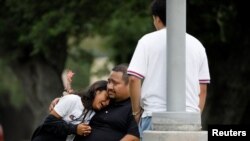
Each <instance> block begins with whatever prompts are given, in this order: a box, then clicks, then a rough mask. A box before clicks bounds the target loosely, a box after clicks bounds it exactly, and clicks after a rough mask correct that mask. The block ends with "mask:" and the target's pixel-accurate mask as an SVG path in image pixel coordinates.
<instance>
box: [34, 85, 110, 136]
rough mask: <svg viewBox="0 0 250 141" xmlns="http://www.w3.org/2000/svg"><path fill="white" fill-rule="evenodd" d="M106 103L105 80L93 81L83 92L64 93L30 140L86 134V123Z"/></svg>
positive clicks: (107, 100) (88, 128) (88, 127)
mask: <svg viewBox="0 0 250 141" xmlns="http://www.w3.org/2000/svg"><path fill="white" fill-rule="evenodd" d="M80 95H81V96H80ZM108 104H109V98H108V94H107V81H105V80H101V81H97V82H95V83H93V84H92V85H91V86H90V87H89V88H88V89H87V91H85V92H83V93H78V94H66V95H64V96H63V97H62V98H60V100H59V102H58V103H57V104H56V105H55V107H54V109H53V110H51V112H50V114H49V116H47V118H46V119H45V121H44V122H43V124H42V125H40V126H39V127H38V128H37V129H36V130H35V132H34V133H33V135H32V139H31V141H72V140H73V139H74V136H75V135H82V136H86V135H88V134H90V132H91V127H90V126H89V125H88V123H89V121H90V119H91V118H92V117H93V115H94V114H95V111H98V110H101V109H102V108H104V107H106V106H107V105H108Z"/></svg>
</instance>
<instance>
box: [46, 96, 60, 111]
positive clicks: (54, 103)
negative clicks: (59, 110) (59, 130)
mask: <svg viewBox="0 0 250 141" xmlns="http://www.w3.org/2000/svg"><path fill="white" fill-rule="evenodd" d="M59 100H60V98H59V97H57V98H55V99H54V100H53V101H52V102H51V103H50V105H49V111H50V112H51V111H52V110H53V109H54V107H55V106H56V104H57V103H58V101H59Z"/></svg>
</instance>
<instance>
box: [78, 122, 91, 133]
mask: <svg viewBox="0 0 250 141" xmlns="http://www.w3.org/2000/svg"><path fill="white" fill-rule="evenodd" d="M76 133H77V135H80V136H87V135H89V134H90V133H91V127H90V126H89V125H88V124H86V123H80V124H78V125H77V131H76Z"/></svg>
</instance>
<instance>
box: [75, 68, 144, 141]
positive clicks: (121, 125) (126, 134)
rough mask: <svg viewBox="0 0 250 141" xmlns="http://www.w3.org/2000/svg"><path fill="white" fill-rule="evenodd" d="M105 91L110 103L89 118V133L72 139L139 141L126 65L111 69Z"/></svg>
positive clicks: (84, 140) (86, 140) (82, 140)
mask: <svg viewBox="0 0 250 141" xmlns="http://www.w3.org/2000/svg"><path fill="white" fill-rule="evenodd" d="M107 91H108V95H109V98H110V99H111V101H110V104H109V105H108V106H107V107H106V108H104V109H102V110H100V111H98V112H96V114H95V115H94V117H93V118H92V119H91V121H90V124H89V125H90V126H91V128H92V132H91V134H89V135H88V136H76V138H75V140H74V141H139V130H138V126H137V123H136V121H135V119H134V117H133V115H132V108H131V101H130V94H129V78H128V75H127V66H126V65H124V64H121V65H117V66H115V67H114V68H113V69H112V71H111V73H110V75H109V77H108V85H107Z"/></svg>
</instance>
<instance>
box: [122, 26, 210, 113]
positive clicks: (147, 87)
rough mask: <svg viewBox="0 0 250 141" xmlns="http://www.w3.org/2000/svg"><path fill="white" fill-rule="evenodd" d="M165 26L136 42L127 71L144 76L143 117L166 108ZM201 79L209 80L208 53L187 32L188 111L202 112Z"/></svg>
mask: <svg viewBox="0 0 250 141" xmlns="http://www.w3.org/2000/svg"><path fill="white" fill-rule="evenodd" d="M166 32H167V31H166V28H164V29H161V30H158V31H155V32H152V33H149V34H146V35H144V36H143V37H142V38H141V39H140V40H139V41H138V44H137V47H136V49H135V52H134V54H133V57H132V59H131V61H130V64H129V67H128V72H127V73H128V74H129V75H134V76H137V77H138V78H140V79H142V80H143V81H142V88H141V102H140V103H141V106H142V108H143V109H144V112H143V114H142V117H147V116H152V112H161V111H166V105H167V104H166V101H167V99H166V86H167V84H166V83H167V82H166V77H167V76H166V74H167V70H166V65H167V63H166V54H167V41H166V38H167V37H166ZM199 81H202V82H203V83H209V81H210V76H209V70H208V63H207V56H206V53H205V49H204V47H203V46H202V44H201V43H200V42H199V41H198V40H197V39H195V38H194V37H192V36H191V35H189V34H186V82H187V83H186V85H187V86H186V111H189V112H199V107H198V104H199V96H198V95H199V93H200V87H199V83H200V82H199Z"/></svg>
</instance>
